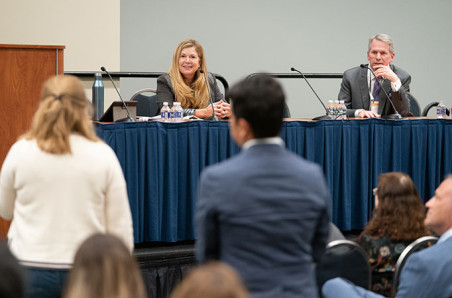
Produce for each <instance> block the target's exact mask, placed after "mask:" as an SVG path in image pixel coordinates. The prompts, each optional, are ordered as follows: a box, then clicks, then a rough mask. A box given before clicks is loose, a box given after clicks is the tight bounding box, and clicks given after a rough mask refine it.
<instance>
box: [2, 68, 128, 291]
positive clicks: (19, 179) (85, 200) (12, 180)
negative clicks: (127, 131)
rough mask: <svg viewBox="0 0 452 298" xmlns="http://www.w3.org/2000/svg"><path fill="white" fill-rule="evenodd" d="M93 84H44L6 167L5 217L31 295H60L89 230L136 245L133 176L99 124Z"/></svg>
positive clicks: (57, 80) (61, 80)
mask: <svg viewBox="0 0 452 298" xmlns="http://www.w3.org/2000/svg"><path fill="white" fill-rule="evenodd" d="M90 110H92V107H91V105H90V103H89V101H88V99H87V98H86V95H85V89H84V88H83V85H82V83H81V81H80V80H79V79H77V78H76V77H73V76H55V77H52V78H50V79H49V80H47V82H46V83H45V85H44V88H43V91H42V96H41V102H40V104H39V107H38V109H37V111H36V113H35V115H34V117H33V121H32V124H31V128H30V130H29V131H28V132H27V133H26V134H25V135H24V136H23V137H21V139H20V140H18V141H17V142H16V143H15V144H14V145H13V146H12V147H11V149H10V151H9V153H8V155H7V156H6V159H5V161H4V163H3V167H2V170H1V173H0V216H1V217H3V218H5V219H7V220H11V219H12V222H11V227H10V229H9V231H8V243H9V247H10V249H11V252H12V253H13V254H14V255H15V256H16V258H17V259H18V260H19V262H20V263H21V264H22V265H24V266H25V267H26V271H27V277H28V278H27V286H26V291H27V297H39V298H45V297H60V296H61V290H62V288H63V285H64V283H65V280H66V276H67V273H68V271H69V268H70V267H71V264H72V260H73V259H74V254H75V252H76V250H77V248H78V247H79V245H80V243H82V242H83V241H84V240H85V239H86V238H87V237H88V236H90V235H91V234H93V233H96V232H109V233H113V234H116V235H118V236H119V237H121V238H122V239H123V240H124V242H125V243H126V244H127V247H128V248H129V250H130V251H132V249H133V226H132V216H131V212H130V207H129V201H128V198H127V190H126V182H125V179H124V175H123V172H122V169H121V166H120V164H119V162H118V159H117V157H116V155H115V153H114V152H113V150H112V149H111V148H110V147H109V146H108V145H106V144H105V143H104V142H102V141H101V140H100V139H99V138H98V137H97V136H96V133H95V131H94V128H93V124H92V120H91V116H90Z"/></svg>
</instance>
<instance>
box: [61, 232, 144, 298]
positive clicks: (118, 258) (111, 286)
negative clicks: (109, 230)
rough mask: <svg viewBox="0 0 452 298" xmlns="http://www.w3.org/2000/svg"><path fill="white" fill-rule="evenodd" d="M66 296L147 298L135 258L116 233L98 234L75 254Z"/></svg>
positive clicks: (70, 297)
mask: <svg viewBox="0 0 452 298" xmlns="http://www.w3.org/2000/svg"><path fill="white" fill-rule="evenodd" d="M64 297H65V298H79V297H84V298H111V297H116V298H144V297H146V295H145V289H144V284H143V278H142V276H141V271H140V269H139V268H138V264H137V262H136V260H135V257H134V256H133V255H132V254H131V253H130V250H129V249H128V248H127V247H126V245H125V244H124V243H123V242H122V241H121V240H120V239H119V238H117V237H116V236H113V235H110V234H94V235H92V236H91V237H89V238H88V239H86V241H85V242H83V244H82V245H81V246H80V248H79V249H78V251H77V254H76V255H75V259H74V266H73V267H72V269H71V271H70V274H69V278H68V283H67V287H66V291H65V295H64Z"/></svg>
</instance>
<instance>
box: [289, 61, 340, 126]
mask: <svg viewBox="0 0 452 298" xmlns="http://www.w3.org/2000/svg"><path fill="white" fill-rule="evenodd" d="M290 70H291V71H296V72H298V73H299V74H301V76H302V77H303V79H304V80H305V81H306V83H307V84H308V85H309V87H310V88H311V90H312V92H314V94H315V96H316V97H317V99H318V100H319V101H320V103H321V104H322V106H323V108H324V109H325V114H326V115H322V116H318V117H315V118H312V120H327V119H330V120H331V119H333V117H331V116H330V115H328V110H327V109H326V107H325V105H324V104H323V101H322V100H321V99H320V97H319V96H318V95H317V93H316V92H315V90H314V88H312V86H311V84H309V81H308V80H307V79H306V77H305V76H304V74H303V73H302V72H301V71H299V70H298V69H296V68H294V67H292V68H291V69H290Z"/></svg>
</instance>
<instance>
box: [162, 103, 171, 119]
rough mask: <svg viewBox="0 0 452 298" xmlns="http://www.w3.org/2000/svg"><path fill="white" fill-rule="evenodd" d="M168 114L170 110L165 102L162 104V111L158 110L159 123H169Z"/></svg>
mask: <svg viewBox="0 0 452 298" xmlns="http://www.w3.org/2000/svg"><path fill="white" fill-rule="evenodd" d="M170 112H171V109H170V107H169V106H168V102H166V101H165V102H164V103H163V107H162V109H161V110H160V117H161V121H162V122H169V121H171V118H170Z"/></svg>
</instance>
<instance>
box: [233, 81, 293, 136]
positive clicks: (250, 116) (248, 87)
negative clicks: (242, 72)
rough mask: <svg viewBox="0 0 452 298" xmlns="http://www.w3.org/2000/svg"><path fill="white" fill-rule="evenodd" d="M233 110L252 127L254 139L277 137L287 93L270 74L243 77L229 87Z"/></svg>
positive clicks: (236, 115) (236, 116) (234, 113)
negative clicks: (285, 93)
mask: <svg viewBox="0 0 452 298" xmlns="http://www.w3.org/2000/svg"><path fill="white" fill-rule="evenodd" d="M227 97H228V98H229V99H230V101H231V107H232V113H233V115H234V117H235V119H236V120H238V119H240V118H243V119H245V120H246V121H247V122H248V123H249V124H250V126H251V129H252V131H253V135H254V138H266V137H275V136H277V135H278V134H279V131H280V130H281V126H282V122H283V117H284V106H285V96H284V91H283V89H282V87H281V85H280V84H279V83H278V82H277V81H276V80H275V79H274V78H272V77H271V76H269V75H256V76H252V77H250V78H247V79H244V80H242V81H240V82H238V83H237V84H235V85H234V86H232V87H231V89H229V92H228V94H227Z"/></svg>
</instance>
